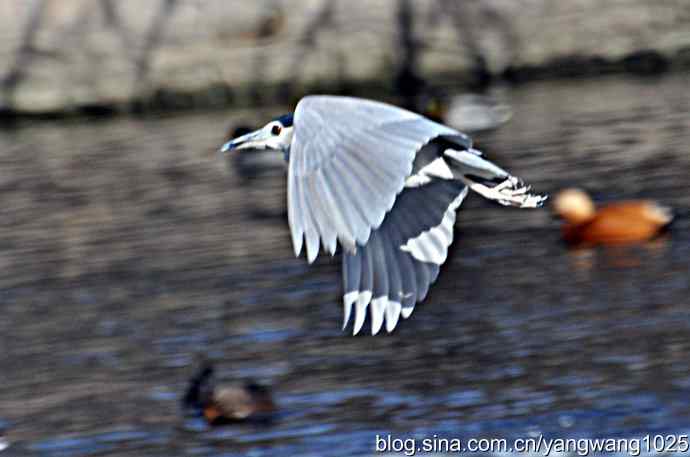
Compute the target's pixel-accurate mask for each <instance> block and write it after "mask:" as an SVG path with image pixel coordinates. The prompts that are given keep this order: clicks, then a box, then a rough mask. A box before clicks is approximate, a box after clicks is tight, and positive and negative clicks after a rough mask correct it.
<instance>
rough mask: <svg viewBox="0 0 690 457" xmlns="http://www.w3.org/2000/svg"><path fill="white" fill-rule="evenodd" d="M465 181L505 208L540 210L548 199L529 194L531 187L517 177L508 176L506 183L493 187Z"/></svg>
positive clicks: (480, 193) (482, 194) (476, 190)
mask: <svg viewBox="0 0 690 457" xmlns="http://www.w3.org/2000/svg"><path fill="white" fill-rule="evenodd" d="M464 181H465V183H466V184H467V185H468V186H469V188H470V189H472V190H473V191H475V192H477V193H478V194H479V195H481V196H482V197H484V198H486V199H488V200H493V201H495V202H497V203H500V204H501V205H504V206H515V207H518V208H539V207H540V206H542V205H543V204H544V202H545V201H546V199H547V198H548V197H547V196H545V195H536V194H531V193H530V192H529V191H530V190H531V186H528V185H525V183H524V182H522V180H521V179H519V178H517V177H515V176H508V178H506V180H505V181H503V182H501V183H499V184H497V185H496V186H493V187H489V186H486V185H484V184H480V183H478V182H475V181H472V180H470V179H467V178H465V179H464Z"/></svg>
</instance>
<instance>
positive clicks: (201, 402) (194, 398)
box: [182, 364, 276, 425]
mask: <svg viewBox="0 0 690 457" xmlns="http://www.w3.org/2000/svg"><path fill="white" fill-rule="evenodd" d="M213 372H214V369H213V367H212V366H211V365H210V364H205V365H203V366H202V367H201V369H200V370H199V372H198V373H197V374H196V375H195V376H194V377H192V379H191V380H190V381H189V387H188V388H187V392H186V393H185V396H184V399H183V401H182V402H183V407H184V408H185V409H186V410H187V411H193V412H196V413H200V414H201V415H202V416H203V417H204V419H205V420H206V422H208V424H209V425H221V424H228V423H234V422H243V421H266V420H268V419H270V418H271V415H272V414H273V413H274V412H275V410H276V407H275V403H274V402H273V398H272V396H271V391H270V389H269V388H268V387H266V386H262V385H259V384H257V383H255V382H247V383H245V384H241V385H221V386H216V385H215V383H214V382H213Z"/></svg>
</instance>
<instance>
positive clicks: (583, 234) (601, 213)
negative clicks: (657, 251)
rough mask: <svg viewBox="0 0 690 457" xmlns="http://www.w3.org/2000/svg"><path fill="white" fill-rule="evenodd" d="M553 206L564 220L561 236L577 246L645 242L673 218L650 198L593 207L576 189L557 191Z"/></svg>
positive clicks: (588, 198)
mask: <svg viewBox="0 0 690 457" xmlns="http://www.w3.org/2000/svg"><path fill="white" fill-rule="evenodd" d="M553 208H554V210H555V211H556V213H557V214H558V215H560V216H561V217H562V218H563V219H564V224H563V228H562V230H563V239H564V240H565V241H566V242H567V243H569V244H571V245H577V246H593V245H614V244H616V245H620V244H630V243H638V242H642V241H647V240H650V239H652V238H654V237H655V236H657V235H658V234H659V233H661V232H662V231H663V230H664V228H666V227H667V226H668V225H669V224H670V223H671V221H672V220H673V214H672V212H671V210H670V208H667V207H665V206H662V205H660V204H659V203H657V202H655V201H653V200H628V201H622V202H617V203H611V204H608V205H606V206H603V207H601V208H599V209H597V208H596V206H595V204H594V202H593V201H592V199H591V198H590V197H589V195H588V194H587V193H586V192H584V191H583V190H580V189H565V190H563V191H561V192H559V193H558V195H556V197H555V198H554V201H553Z"/></svg>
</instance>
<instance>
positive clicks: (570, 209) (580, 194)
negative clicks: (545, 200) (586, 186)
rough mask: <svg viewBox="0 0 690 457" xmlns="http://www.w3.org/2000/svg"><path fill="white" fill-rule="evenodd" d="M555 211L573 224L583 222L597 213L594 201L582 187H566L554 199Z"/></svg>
mask: <svg viewBox="0 0 690 457" xmlns="http://www.w3.org/2000/svg"><path fill="white" fill-rule="evenodd" d="M553 209H554V211H555V212H556V213H557V214H558V215H559V216H560V217H562V218H563V219H565V220H566V221H567V222H569V223H571V224H582V223H585V222H587V221H589V220H591V219H592V218H593V217H594V215H595V214H596V207H595V206H594V202H593V201H592V199H591V198H590V197H589V195H587V193H586V192H585V191H583V190H580V189H574V188H573V189H565V190H562V191H560V192H559V193H558V194H557V195H556V197H555V198H554V199H553Z"/></svg>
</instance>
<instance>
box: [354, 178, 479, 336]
mask: <svg viewBox="0 0 690 457" xmlns="http://www.w3.org/2000/svg"><path fill="white" fill-rule="evenodd" d="M466 195H467V187H466V186H465V185H463V184H462V183H460V182H458V181H447V180H440V179H438V180H432V181H431V182H430V183H429V184H426V185H424V186H419V187H410V188H405V190H403V191H402V193H401V194H400V195H399V196H398V199H397V201H396V203H395V206H394V207H393V209H392V210H391V212H390V213H388V215H387V216H386V218H385V220H384V221H383V224H381V226H380V227H379V228H377V229H375V230H374V231H372V233H371V237H370V238H369V242H368V243H367V244H366V246H362V247H358V248H357V251H356V252H354V253H349V252H344V253H343V267H342V269H343V284H344V288H345V295H344V296H343V302H344V309H345V311H344V324H343V325H346V324H347V321H348V320H349V318H350V314H351V309H352V306H353V305H356V307H355V323H354V326H353V333H357V332H359V330H360V329H361V327H362V325H363V323H364V318H365V313H366V308H367V306H369V310H370V314H371V323H372V333H374V334H375V333H377V332H378V331H379V330H380V328H381V326H382V323H383V321H384V320H385V323H386V330H387V331H389V332H390V331H392V330H393V329H394V328H395V325H396V324H397V322H398V319H399V317H400V315H402V316H403V318H407V317H409V315H410V313H411V312H412V309H413V308H414V305H415V303H417V302H420V301H422V300H423V299H424V297H425V296H426V293H427V291H428V290H429V286H430V285H431V284H432V283H433V282H434V281H435V280H436V277H437V276H438V272H439V267H440V266H441V265H442V264H443V263H444V262H445V260H446V257H447V254H448V247H449V246H450V245H451V243H452V242H453V225H454V224H455V217H456V213H455V212H456V210H457V209H458V207H459V206H460V204H461V203H462V200H463V199H464V198H465V196H466Z"/></svg>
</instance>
